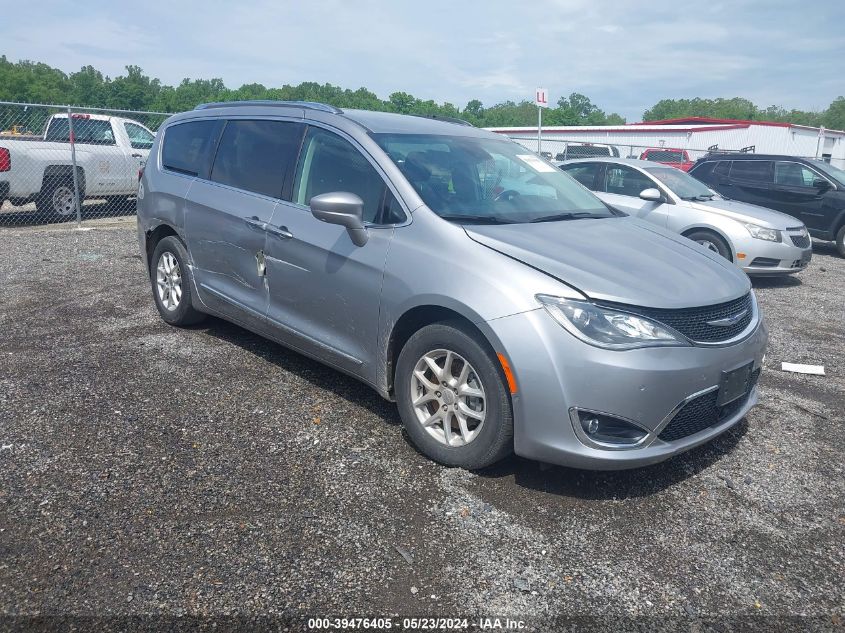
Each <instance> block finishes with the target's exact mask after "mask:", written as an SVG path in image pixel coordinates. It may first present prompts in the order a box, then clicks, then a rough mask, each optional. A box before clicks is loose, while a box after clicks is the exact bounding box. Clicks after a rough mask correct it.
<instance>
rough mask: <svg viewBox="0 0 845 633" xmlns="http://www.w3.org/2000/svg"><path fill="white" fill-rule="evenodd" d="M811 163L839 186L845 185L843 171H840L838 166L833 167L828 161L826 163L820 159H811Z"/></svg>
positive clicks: (844, 173)
mask: <svg viewBox="0 0 845 633" xmlns="http://www.w3.org/2000/svg"><path fill="white" fill-rule="evenodd" d="M813 165H815V166H816V168H817V169H818V170H819V171H820V172H822V173H823V174H825V175H826V176H828V177H830V178H831V179H833V180H834V181H835V182H837V183H838V184H839V186H845V171H842V170H841V169H839V168H838V167H834V166H833V165H831V164H830V163H826V162H824V161H821V160H815V161H813Z"/></svg>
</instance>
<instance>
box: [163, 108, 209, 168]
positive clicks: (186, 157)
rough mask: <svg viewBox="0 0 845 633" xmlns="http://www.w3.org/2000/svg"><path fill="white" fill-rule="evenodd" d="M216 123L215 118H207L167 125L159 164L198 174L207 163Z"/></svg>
mask: <svg viewBox="0 0 845 633" xmlns="http://www.w3.org/2000/svg"><path fill="white" fill-rule="evenodd" d="M218 124H219V122H218V121H217V120H210V119H207V120H203V121H189V122H187V123H177V124H175V125H171V126H169V127H168V128H167V129H166V130H165V131H164V142H163V143H162V148H161V164H162V165H164V167H165V168H167V169H170V170H171V171H176V172H179V173H181V174H187V175H189V176H198V175H199V174H200V172H202V171H203V169H204V168H206V165H207V164H208V163H207V161H208V158H209V151H210V149H211V144H212V141H213V140H214V139H215V137H216V134H217V130H218Z"/></svg>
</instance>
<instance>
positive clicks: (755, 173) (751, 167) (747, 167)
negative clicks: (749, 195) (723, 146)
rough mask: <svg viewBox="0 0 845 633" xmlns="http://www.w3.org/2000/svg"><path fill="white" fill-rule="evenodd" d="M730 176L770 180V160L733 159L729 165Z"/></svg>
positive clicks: (742, 178) (739, 178)
mask: <svg viewBox="0 0 845 633" xmlns="http://www.w3.org/2000/svg"><path fill="white" fill-rule="evenodd" d="M731 178H736V179H737V180H752V181H754V182H772V162H771V161H768V160H735V161H733V166H732V167H731Z"/></svg>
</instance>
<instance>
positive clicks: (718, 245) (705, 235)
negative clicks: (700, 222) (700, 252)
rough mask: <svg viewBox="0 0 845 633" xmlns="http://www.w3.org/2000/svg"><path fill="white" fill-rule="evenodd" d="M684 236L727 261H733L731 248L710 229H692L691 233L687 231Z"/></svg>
mask: <svg viewBox="0 0 845 633" xmlns="http://www.w3.org/2000/svg"><path fill="white" fill-rule="evenodd" d="M686 237H687V238H688V239H691V240H692V241H693V242H698V243H699V244H701V245H702V246H703V247H704V248H706V249H708V250H711V251H713V252H714V253H717V254H719V255H721V256H722V257H724V258H725V259H727V260H728V261H729V262H730V261H733V259H732V258H731V249H730V247H729V246H728V244H727V242H725V240H723V239H722V238H721V237H719V236H718V235H716V234H715V233H712V232H711V231H693V232H692V233H688V234H687V236H686Z"/></svg>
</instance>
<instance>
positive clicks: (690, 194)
mask: <svg viewBox="0 0 845 633" xmlns="http://www.w3.org/2000/svg"><path fill="white" fill-rule="evenodd" d="M645 170H646V171H647V172H648V173H649V174H651V175H652V176H654V177H655V178H657V179H658V180H659V181H660V182H662V183H663V184H664V185H666V188H667V189H669V191H671V192H672V193H674V194H675V195H676V196H678V197H679V198H680V199H681V200H702V201H703V200H712V199H713V198H716V197H718V196H717V195H716V192H715V191H713V190H712V189H710V188H709V187H707V185H705V184H704V183H703V182H701V181H700V180H696V179H695V178H693V177H692V176H690V175H689V174H688V173H686V172H685V171H681V170H680V169H675V168H674V167H646V168H645Z"/></svg>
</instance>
